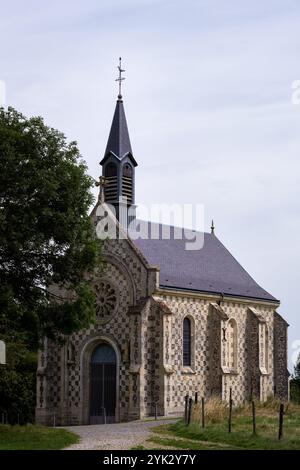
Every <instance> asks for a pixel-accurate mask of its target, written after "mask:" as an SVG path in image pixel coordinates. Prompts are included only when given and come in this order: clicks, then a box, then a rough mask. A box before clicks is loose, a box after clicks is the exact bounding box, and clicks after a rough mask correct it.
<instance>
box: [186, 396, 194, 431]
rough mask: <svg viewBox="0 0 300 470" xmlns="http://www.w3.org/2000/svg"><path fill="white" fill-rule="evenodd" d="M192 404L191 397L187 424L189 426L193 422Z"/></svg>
mask: <svg viewBox="0 0 300 470" xmlns="http://www.w3.org/2000/svg"><path fill="white" fill-rule="evenodd" d="M192 405H193V399H192V398H189V409H188V420H187V426H189V424H190V422H191V415H192Z"/></svg>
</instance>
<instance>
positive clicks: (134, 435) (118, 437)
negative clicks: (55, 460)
mask: <svg viewBox="0 0 300 470" xmlns="http://www.w3.org/2000/svg"><path fill="white" fill-rule="evenodd" d="M168 423H174V419H159V420H157V421H131V422H130V423H116V424H98V425H90V426H68V427H65V429H68V430H69V431H72V432H73V433H75V434H78V435H79V436H80V438H81V439H80V442H79V443H78V444H74V445H72V446H70V447H68V448H67V449H66V450H99V449H105V450H119V449H120V450H128V449H131V448H132V447H135V446H138V445H142V444H143V443H144V442H145V441H146V440H147V439H149V437H150V436H151V434H152V433H151V428H153V427H156V426H159V425H161V424H168Z"/></svg>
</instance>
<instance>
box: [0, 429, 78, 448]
mask: <svg viewBox="0 0 300 470" xmlns="http://www.w3.org/2000/svg"><path fill="white" fill-rule="evenodd" d="M78 441H79V437H78V436H76V435H75V434H73V433H71V432H69V431H66V430H65V429H54V428H46V427H43V426H35V425H32V424H27V425H26V426H10V425H0V450H57V449H63V448H64V447H67V446H69V445H71V444H76V443H77V442H78Z"/></svg>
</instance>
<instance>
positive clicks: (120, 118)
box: [100, 58, 137, 219]
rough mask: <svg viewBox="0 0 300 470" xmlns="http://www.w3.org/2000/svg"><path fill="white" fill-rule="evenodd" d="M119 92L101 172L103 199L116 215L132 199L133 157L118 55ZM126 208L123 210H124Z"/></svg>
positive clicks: (129, 204)
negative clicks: (102, 177)
mask: <svg viewBox="0 0 300 470" xmlns="http://www.w3.org/2000/svg"><path fill="white" fill-rule="evenodd" d="M119 60H120V62H119V66H118V70H119V77H118V78H117V79H116V81H117V82H118V83H119V94H118V99H117V103H116V107H115V112H114V116H113V120H112V124H111V128H110V133H109V137H108V141H107V145H106V150H105V153H104V157H103V159H102V160H101V162H100V165H102V176H104V177H105V188H104V195H105V201H106V202H107V203H109V204H112V205H114V206H115V208H116V214H117V218H118V219H119V214H120V210H121V209H120V208H121V206H122V207H123V208H124V210H125V208H126V207H127V209H128V207H129V206H133V205H134V203H135V180H134V178H135V167H136V166H137V162H136V161H135V159H134V157H133V153H132V148H131V143H130V137H129V132H128V127H127V121H126V116H125V110H124V104H123V99H122V82H123V80H124V79H125V78H124V77H123V76H122V73H123V72H124V71H125V70H124V69H122V65H121V58H120V59H119ZM127 209H126V210H127Z"/></svg>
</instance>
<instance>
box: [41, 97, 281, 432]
mask: <svg viewBox="0 0 300 470" xmlns="http://www.w3.org/2000/svg"><path fill="white" fill-rule="evenodd" d="M100 163H101V165H102V172H103V176H104V177H105V186H104V188H103V187H102V189H101V191H104V195H102V196H101V198H102V201H101V198H99V201H98V203H97V204H100V203H103V199H104V196H105V201H106V203H110V204H112V205H113V206H115V209H116V218H117V220H116V221H115V223H116V226H117V230H121V229H120V225H119V221H121V216H124V210H125V213H126V210H127V209H128V206H131V207H132V208H135V168H136V166H137V162H136V160H135V158H134V156H133V152H132V148H131V143H130V138H129V132H128V128H127V122H126V116H125V111H124V104H123V99H122V96H121V94H119V96H118V100H117V103H116V109H115V113H114V117H113V122H112V127H111V131H110V134H109V138H108V143H107V147H106V151H105V154H104V157H103V159H102V161H101V162H100ZM125 198H126V199H125ZM96 212H97V205H96V207H95V208H94V210H93V211H92V214H91V217H92V219H93V221H94V224H95V227H96V225H97V223H98V218H97V214H96ZM122 214H123V215H122ZM131 218H132V216H131ZM133 218H134V211H133ZM136 223H137V225H138V222H136ZM158 228H159V230H160V229H161V227H158ZM171 235H172V229H171ZM103 258H104V261H105V265H104V269H103V270H101V272H100V273H99V274H96V275H95V281H94V287H95V293H96V296H97V322H96V324H95V325H91V326H90V327H89V328H87V329H85V330H82V331H80V332H78V333H75V334H72V335H71V336H70V337H69V338H68V340H67V342H66V344H65V345H64V346H58V345H56V344H53V343H52V342H51V341H49V340H47V339H45V341H44V348H43V349H42V350H41V351H40V352H39V365H38V371H37V379H38V380H37V404H36V419H37V422H38V423H41V424H46V425H51V424H53V419H54V416H55V423H56V424H57V425H70V424H89V423H90V422H91V420H93V422H98V423H102V422H114V421H129V420H133V419H138V418H143V417H145V416H149V415H153V414H154V407H155V405H156V406H157V410H158V413H159V414H160V415H172V414H175V413H176V414H177V413H182V412H183V409H184V397H185V395H186V394H191V393H194V392H196V391H197V392H198V394H199V396H205V397H209V396H211V395H215V396H218V397H220V398H222V399H224V400H228V399H229V389H230V388H231V389H232V398H233V401H234V403H235V404H238V403H242V402H243V401H245V400H249V399H250V398H251V397H252V396H256V397H257V398H258V399H260V400H266V399H267V397H268V396H270V395H274V394H276V395H277V396H279V397H280V398H282V399H285V398H287V395H288V372H287V326H288V325H287V323H286V321H285V320H284V319H283V318H282V317H281V316H280V315H279V314H278V313H277V311H276V309H277V307H278V306H279V301H278V300H277V299H276V298H275V297H273V296H272V295H271V294H269V293H268V292H266V291H265V290H264V289H262V288H261V287H260V286H259V285H258V284H257V283H256V282H255V281H254V280H253V279H252V278H251V277H250V275H249V274H248V273H247V272H246V271H245V270H244V269H243V268H242V267H241V266H240V264H239V263H238V262H237V261H236V260H235V259H234V258H233V256H232V255H231V254H230V253H229V252H228V250H227V249H226V248H225V247H224V246H223V244H222V243H221V242H220V241H219V239H218V238H217V236H216V235H215V234H214V230H212V233H205V234H204V245H203V248H202V249H201V250H199V251H187V250H185V245H184V240H177V239H174V238H173V239H172V236H171V239H169V240H164V239H163V238H162V237H159V239H157V240H152V239H147V240H144V239H131V238H130V237H129V238H128V239H110V240H106V241H105V242H104V247H103ZM258 262H259V261H258ZM53 289H54V290H55V289H56V287H55V286H53ZM185 318H188V319H189V325H190V330H189V334H188V335H187V336H186V337H185V338H183V320H184V319H185ZM184 342H186V344H185V348H186V350H187V351H189V353H190V354H188V355H187V362H188V363H184V361H183V343H184ZM103 345H105V346H106V349H105V348H103ZM109 350H110V351H111V352H110V353H107V351H109ZM96 353H97V354H96ZM95 363H96V364H97V367H96V368H93V367H92V365H93V364H95ZM95 370H97V371H98V372H97V373H96V372H93V371H95ZM95 374H96V375H95ZM97 374H98V375H97ZM95 397H96V398H95Z"/></svg>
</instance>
